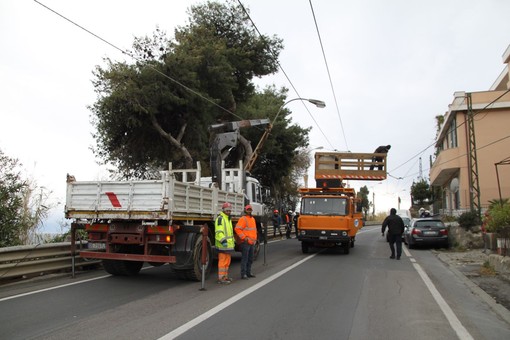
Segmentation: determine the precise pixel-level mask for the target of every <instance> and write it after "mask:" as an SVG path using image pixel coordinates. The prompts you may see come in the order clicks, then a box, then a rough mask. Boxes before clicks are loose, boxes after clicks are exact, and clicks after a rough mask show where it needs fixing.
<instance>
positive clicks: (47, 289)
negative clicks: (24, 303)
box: [0, 275, 111, 302]
mask: <svg viewBox="0 0 510 340" xmlns="http://www.w3.org/2000/svg"><path fill="white" fill-rule="evenodd" d="M110 276H111V275H104V276H99V277H94V278H92V279H87V280H82V281H78V282H73V283H67V284H65V285H60V286H55V287H49V288H45V289H39V290H34V291H33V292H28V293H23V294H18V295H13V296H8V297H4V298H1V299H0V302H2V301H7V300H11V299H17V298H20V297H22V296H27V295H32V294H37V293H42V292H47V291H49V290H54V289H59V288H64V287H69V286H74V285H78V284H80V283H85V282H90V281H95V280H101V279H104V278H105V277H110Z"/></svg>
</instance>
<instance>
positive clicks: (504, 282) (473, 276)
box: [435, 249, 510, 323]
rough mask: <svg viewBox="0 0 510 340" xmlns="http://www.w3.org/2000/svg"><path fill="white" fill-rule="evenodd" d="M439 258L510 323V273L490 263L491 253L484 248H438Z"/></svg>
mask: <svg viewBox="0 0 510 340" xmlns="http://www.w3.org/2000/svg"><path fill="white" fill-rule="evenodd" d="M435 253H436V255H437V256H438V258H439V259H440V260H441V261H443V262H444V263H445V264H447V265H448V266H449V267H450V269H451V270H452V271H453V272H455V273H456V274H457V275H458V276H461V277H462V278H464V279H465V280H466V281H467V282H469V283H471V284H468V286H470V288H471V290H472V291H473V293H475V294H478V295H479V296H480V297H482V298H483V299H484V300H485V301H486V302H487V303H489V304H490V305H491V307H492V308H493V309H494V310H495V311H496V312H498V313H499V314H500V316H502V317H503V318H504V319H505V320H506V321H507V322H509V323H510V275H508V274H503V273H498V272H497V271H495V270H494V268H493V267H492V266H490V265H489V253H488V252H487V253H485V252H484V251H483V249H470V250H466V251H455V249H453V250H436V251H435Z"/></svg>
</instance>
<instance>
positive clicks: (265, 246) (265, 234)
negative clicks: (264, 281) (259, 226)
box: [263, 223, 267, 266]
mask: <svg viewBox="0 0 510 340" xmlns="http://www.w3.org/2000/svg"><path fill="white" fill-rule="evenodd" d="M263 228H264V263H263V265H264V266H265V265H266V248H267V223H266V224H265V225H264V227H263Z"/></svg>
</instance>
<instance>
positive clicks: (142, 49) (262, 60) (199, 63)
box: [91, 1, 282, 178]
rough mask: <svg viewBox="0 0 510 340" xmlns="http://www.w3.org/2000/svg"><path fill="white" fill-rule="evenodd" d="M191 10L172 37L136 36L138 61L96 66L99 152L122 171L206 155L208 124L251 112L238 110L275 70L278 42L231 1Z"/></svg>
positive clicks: (133, 173) (137, 173)
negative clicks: (261, 79)
mask: <svg viewBox="0 0 510 340" xmlns="http://www.w3.org/2000/svg"><path fill="white" fill-rule="evenodd" d="M189 14H190V20H189V23H188V24H187V25H186V26H184V27H179V28H177V29H176V30H175V38H174V39H173V40H172V39H168V38H167V37H166V34H165V33H164V32H161V31H159V30H158V29H157V30H156V32H154V34H153V36H152V38H149V37H144V38H137V39H135V42H134V44H133V52H132V55H133V56H135V58H136V63H134V64H128V63H125V62H112V61H111V60H109V59H105V62H106V67H99V66H98V67H96V70H95V73H94V75H95V78H96V79H95V80H94V87H95V90H96V92H97V94H98V100H97V101H96V102H95V103H94V104H93V105H92V106H91V110H92V112H93V124H94V125H95V128H96V133H94V137H95V139H96V141H97V147H96V148H95V149H94V151H95V153H96V156H97V157H98V158H99V159H101V160H102V161H103V162H104V163H110V164H113V165H115V166H116V167H117V168H118V169H119V171H120V172H121V174H122V175H123V176H124V177H142V178H143V177H149V176H152V175H153V170H157V169H161V168H166V166H167V163H168V162H169V161H172V162H174V164H175V167H177V168H179V167H186V168H190V167H191V166H192V165H193V160H194V159H198V160H204V159H207V158H208V156H209V151H208V150H209V135H208V127H209V125H211V124H213V123H216V122H217V121H218V120H220V121H225V120H227V121H232V120H239V118H246V117H245V116H244V114H243V113H240V114H236V113H235V112H237V111H239V110H238V109H239V107H241V106H243V104H246V102H247V101H249V100H250V99H251V98H252V97H253V96H254V95H256V91H255V86H254V84H253V82H252V79H253V77H261V76H264V75H268V74H271V73H274V72H276V70H277V68H278V63H277V57H278V54H279V51H280V50H281V48H282V44H281V40H280V39H278V38H275V37H273V38H270V37H267V36H259V35H258V34H257V33H256V31H255V30H254V29H253V28H252V26H251V24H250V22H249V18H248V17H247V15H246V14H245V13H244V10H243V9H242V7H241V6H239V5H236V4H235V3H234V2H233V1H229V2H227V3H221V4H220V3H215V2H208V3H206V4H202V5H197V6H192V7H191V8H190V10H189ZM244 106H246V105H244ZM205 169H207V166H206V167H205Z"/></svg>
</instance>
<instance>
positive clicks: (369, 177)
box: [315, 152, 387, 187]
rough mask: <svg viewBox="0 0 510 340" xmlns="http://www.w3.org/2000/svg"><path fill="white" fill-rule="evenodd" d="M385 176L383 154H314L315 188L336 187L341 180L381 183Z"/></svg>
mask: <svg viewBox="0 0 510 340" xmlns="http://www.w3.org/2000/svg"><path fill="white" fill-rule="evenodd" d="M386 176H387V175H386V154H385V153H352V152H316V153H315V180H316V182H317V187H322V186H324V185H327V186H329V187H338V186H341V185H338V184H341V182H342V180H363V181H382V180H385V179H386Z"/></svg>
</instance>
